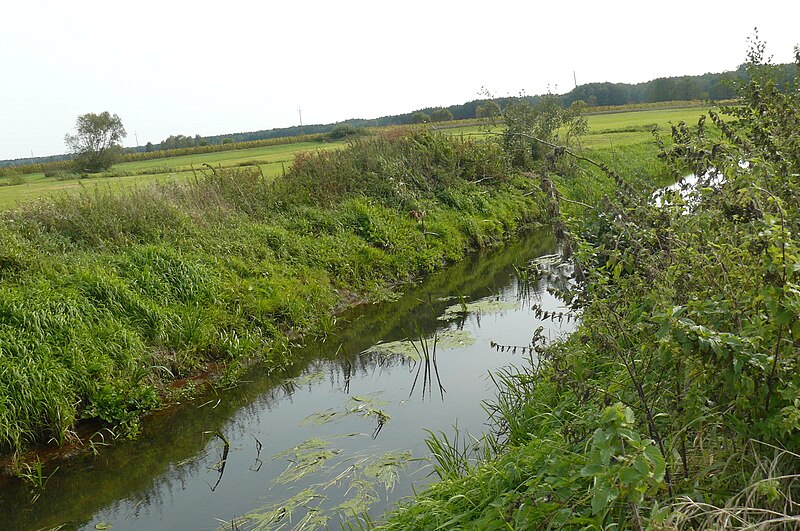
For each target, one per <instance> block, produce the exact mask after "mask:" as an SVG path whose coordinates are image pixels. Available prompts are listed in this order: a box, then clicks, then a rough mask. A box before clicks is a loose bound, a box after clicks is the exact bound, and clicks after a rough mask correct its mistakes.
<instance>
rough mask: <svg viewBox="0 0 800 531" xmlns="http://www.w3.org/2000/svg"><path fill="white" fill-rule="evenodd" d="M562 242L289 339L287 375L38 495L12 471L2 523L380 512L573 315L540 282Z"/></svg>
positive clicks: (150, 431) (83, 466)
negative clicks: (430, 440)
mask: <svg viewBox="0 0 800 531" xmlns="http://www.w3.org/2000/svg"><path fill="white" fill-rule="evenodd" d="M556 250H557V246H556V243H555V241H554V239H553V237H552V236H551V235H549V233H546V232H536V233H531V234H529V235H527V236H525V237H523V238H521V239H520V240H518V241H516V242H514V243H511V244H508V245H506V246H505V247H503V248H501V249H496V250H492V251H487V252H481V253H476V254H474V255H471V256H469V257H468V258H467V259H466V260H464V261H463V262H461V263H458V264H455V265H453V266H451V267H449V268H447V269H445V270H442V271H441V272H438V273H436V274H434V275H432V276H431V277H429V278H428V279H426V280H425V281H424V282H421V283H419V284H417V285H414V286H411V287H409V289H407V290H406V292H405V293H404V294H403V295H402V296H401V297H400V298H399V299H397V300H395V301H390V302H384V303H378V304H370V305H365V306H361V307H357V308H354V309H352V310H350V311H347V312H345V313H344V314H342V315H340V316H339V318H338V324H337V326H336V327H335V329H334V331H333V332H332V333H330V334H329V335H328V336H327V337H325V338H319V339H316V340H309V341H307V342H306V344H305V345H303V346H302V347H297V348H296V349H295V353H296V355H297V357H298V363H297V365H296V367H295V369H294V370H293V371H291V372H290V373H289V374H284V375H282V376H280V377H277V376H274V375H267V374H265V373H264V371H263V368H262V367H259V366H256V367H254V368H253V369H252V370H250V371H249V373H248V374H247V375H246V376H245V378H244V380H245V381H244V382H242V383H240V384H239V385H237V386H236V387H233V388H229V389H210V390H208V391H207V392H205V393H204V394H203V395H202V396H200V397H198V398H195V399H192V400H187V401H186V403H184V404H181V405H180V406H177V407H172V408H169V409H167V410H165V411H162V412H159V413H157V414H156V415H153V416H152V417H151V418H149V419H147V421H146V422H145V423H144V427H143V432H142V434H141V435H140V436H139V437H138V438H137V439H136V440H133V441H114V442H113V443H112V444H109V445H98V446H97V448H96V451H94V452H88V451H87V452H84V453H83V454H82V455H80V456H78V457H73V458H71V459H68V460H65V461H63V462H61V463H60V464H59V465H58V466H59V468H58V469H57V470H56V471H55V473H54V474H53V475H52V477H51V478H50V479H49V480H48V482H47V484H46V486H45V488H44V490H43V491H38V490H36V489H33V488H32V487H31V486H30V485H29V484H27V483H25V482H23V481H21V480H17V479H13V480H11V481H8V480H6V481H4V482H2V483H0V528H2V529H15V530H25V529H42V528H45V529H50V528H59V529H114V530H122V529H139V530H144V529H146V530H157V529H165V530H166V529H169V530H175V529H217V528H222V529H250V528H256V527H259V526H262V527H265V528H270V529H271V528H286V529H291V528H295V527H301V526H306V527H307V528H313V527H315V526H321V527H325V526H330V527H334V528H338V527H339V526H340V523H341V521H342V518H346V517H347V516H348V515H351V514H352V513H353V512H359V513H360V512H362V511H368V513H369V514H370V515H371V517H373V518H379V517H380V515H382V514H383V513H384V512H385V511H386V509H387V508H390V507H392V506H393V505H395V504H396V503H397V501H398V500H399V499H401V498H402V497H404V496H408V495H410V494H412V493H413V491H414V489H420V488H421V487H423V486H424V485H425V484H427V483H429V482H431V481H433V480H434V479H435V475H434V474H433V468H432V466H431V465H430V464H429V462H428V461H427V460H426V459H425V458H427V457H429V455H430V452H429V450H428V448H427V446H426V445H425V438H426V436H427V435H428V434H427V432H426V430H431V431H434V432H443V433H444V434H446V435H447V436H448V438H450V439H452V438H453V437H454V434H455V433H456V432H455V429H454V426H457V429H458V433H459V437H461V438H465V439H463V440H467V441H471V440H472V438H471V437H468V436H467V435H466V434H471V435H472V436H475V437H476V438H477V437H480V435H481V434H482V433H485V432H487V431H488V430H489V428H488V427H487V425H486V418H487V415H486V413H485V411H484V410H483V408H482V401H484V400H490V399H492V398H493V397H494V393H495V389H494V386H493V383H492V381H491V379H490V378H489V376H488V375H489V372H490V371H495V370H497V369H498V368H500V367H503V366H507V365H510V364H523V363H525V359H526V356H527V354H523V349H522V348H519V347H523V346H527V345H530V343H531V338H532V335H533V332H534V330H536V329H537V328H538V327H539V326H542V327H544V332H543V333H544V335H545V336H547V337H550V338H555V337H558V336H561V335H563V334H565V333H568V332H569V331H570V330H571V327H572V324H571V322H570V321H568V320H564V321H563V322H562V321H560V320H558V319H556V320H553V319H544V320H542V319H537V317H536V316H537V315H538V314H539V313H540V312H537V311H536V308H539V309H540V310H543V311H548V312H559V311H563V310H564V309H563V308H562V307H561V303H560V301H559V300H558V299H556V298H555V297H553V296H552V295H551V294H550V293H549V292H548V291H547V288H548V286H550V285H552V284H559V283H562V284H563V283H564V282H566V281H567V280H566V277H567V275H566V271H565V268H564V267H560V266H559V265H558V263H557V261H556V260H554V259H552V258H551V259H548V258H547V257H548V256H549V255H552V254H553V253H555V252H556ZM542 257H544V259H542ZM537 260H538V263H540V269H542V268H543V269H548V270H549V272H550V274H548V275H543V276H541V277H538V278H537V279H535V280H532V281H530V282H528V283H527V285H525V282H524V274H523V275H520V273H519V268H521V269H523V270H524V269H525V267H526V266H528V265H529V264H531V263H537ZM515 266H516V268H515ZM412 343H413V344H412ZM496 344H500V345H508V346H517V347H518V348H517V349H513V348H508V349H505V348H503V349H498V348H497V347H496V346H495V345H496ZM434 345H435V348H434ZM415 347H416V348H415ZM417 351H420V353H421V354H422V356H421V357H422V359H420V360H419V361H416V362H415V360H414V358H415V357H417V356H418V354H417ZM426 351H427V353H428V355H429V363H428V364H426V363H425V362H424V358H425V355H424V354H425V352H426ZM434 351H435V352H434ZM434 354H435V358H434ZM434 359H435V362H436V363H435V365H434V363H433V360H434ZM412 388H413V392H412ZM48 473H49V471H48ZM37 495H38V498H37V499H35V501H32V500H33V499H34V497H35V496H37ZM232 521H234V523H233V525H232V524H231V522H232ZM59 526H61V527H59Z"/></svg>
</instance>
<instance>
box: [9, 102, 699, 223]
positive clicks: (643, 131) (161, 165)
mask: <svg viewBox="0 0 800 531" xmlns="http://www.w3.org/2000/svg"><path fill="white" fill-rule="evenodd" d="M704 112H705V109H704V108H702V107H691V108H682V109H660V110H640V111H626V112H615V113H606V114H595V115H590V116H588V117H587V119H588V122H589V133H588V134H587V135H586V136H585V137H584V139H583V145H584V146H585V147H586V148H600V149H614V148H620V147H623V146H630V145H635V144H639V143H642V142H649V141H650V140H651V139H652V135H651V132H650V131H651V130H652V129H653V127H658V128H659V129H660V130H661V131H662V132H663V134H664V136H668V134H669V127H670V122H671V123H675V124H677V123H678V122H680V121H685V122H687V123H694V122H696V121H697V119H698V117H699V116H700V115H701V114H703V113H704ZM469 122H470V125H467V126H463V127H461V126H458V122H451V123H449V124H448V127H447V128H444V129H442V131H443V132H445V133H447V134H450V135H456V136H459V135H464V136H476V137H481V136H485V134H486V127H482V126H479V125H474V120H472V121H469ZM490 130H493V131H494V132H499V131H501V130H502V129H501V126H497V127H495V128H493V129H490ZM345 145H347V142H346V141H338V142H326V143H322V142H299V143H292V144H283V145H273V146H266V147H259V148H250V149H242V150H234V151H221V152H217V153H203V154H197V155H186V156H180V157H171V158H164V159H154V160H148V161H141V162H127V163H122V164H117V165H116V166H114V167H113V168H112V169H111V171H108V172H104V173H100V174H97V175H96V176H92V177H91V178H88V179H77V178H71V179H68V180H58V179H57V178H54V177H45V175H44V174H43V173H37V174H31V175H25V176H21V177H18V178H17V182H20V181H22V182H20V184H13V185H12V184H10V183H11V182H12V181H11V180H10V178H9V177H0V209H8V208H12V207H14V205H16V204H18V203H20V202H27V201H32V200H35V199H38V198H40V197H45V196H47V195H50V194H53V193H59V192H79V191H85V190H87V189H89V190H91V189H94V188H97V187H100V188H104V189H111V190H123V189H130V188H134V187H137V186H145V185H148V184H151V183H154V182H166V181H173V182H183V181H186V180H187V179H189V178H191V177H192V176H194V175H195V172H196V171H197V170H199V169H201V168H203V165H204V164H208V165H212V166H214V167H223V168H230V167H237V166H256V167H258V168H259V169H260V171H261V172H262V174H263V175H264V176H265V177H275V176H277V175H281V174H282V173H283V172H284V170H285V169H287V168H288V167H289V166H290V165H291V164H292V162H293V160H294V157H295V155H296V154H297V153H299V152H303V151H327V150H332V149H339V148H341V147H344V146H345Z"/></svg>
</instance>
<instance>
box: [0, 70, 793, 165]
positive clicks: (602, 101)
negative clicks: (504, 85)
mask: <svg viewBox="0 0 800 531" xmlns="http://www.w3.org/2000/svg"><path fill="white" fill-rule="evenodd" d="M794 75H795V69H794V65H790V64H785V65H780V67H779V80H778V81H779V83H780V84H781V85H785V84H788V83H789V82H790V81H791V80H792V79H794ZM745 79H746V73H745V69H744V65H742V66H740V67H739V68H738V69H737V70H735V71H732V72H722V73H719V74H711V73H709V74H703V75H700V76H679V77H662V78H658V79H653V80H651V81H647V82H644V83H637V84H635V85H632V84H628V83H607V82H606V83H588V84H585V85H579V86H577V87H576V88H574V89H573V90H571V91H569V92H567V93H566V94H563V95H562V96H561V100H562V102H563V103H564V105H569V104H571V103H572V102H574V101H576V100H583V101H584V102H586V104H587V105H588V106H589V108H590V110H591V107H601V106H608V105H631V104H640V103H658V102H667V101H689V100H711V101H718V100H726V99H730V98H733V97H735V95H736V89H735V83H736V82H737V81H741V80H745ZM526 98H527V99H528V100H530V101H531V103H535V102H536V101H537V100H538V99H539V96H526ZM515 99H517V98H512V97H504V98H495V99H494V101H495V102H496V103H497V104H499V106H500V107H501V108H503V107H504V106H505V105H506V104H507V103H508V102H509V101H512V100H515ZM488 101H489V100H487V99H477V100H473V101H469V102H467V103H463V104H461V105H451V106H450V107H446V108H444V110H446V111H449V114H451V115H452V119H453V120H465V119H469V118H475V117H476V112H477V110H478V107H479V106H483V105H485V104H486V103H487V102H488ZM437 112H438V113H440V114H441V113H442V108H441V107H428V108H425V109H419V110H416V111H413V112H408V113H405V114H395V115H391V116H384V117H381V118H374V119H370V120H366V119H350V120H344V121H341V122H337V123H334V124H315V125H303V126H299V125H298V126H292V127H281V128H276V129H268V130H263V131H252V132H247V133H229V134H223V135H214V136H206V137H201V136H200V135H195V136H184V135H172V136H170V137H168V138H166V139H164V140H163V141H161V142H160V143H159V144H153V143H150V142H148V143H147V144H146V145H144V146H139V147H133V148H126V149H125V151H126V152H128V153H135V152H143V151H159V150H162V149H176V148H188V147H195V146H204V145H209V144H227V143H233V142H237V143H238V142H248V141H252V140H264V139H269V138H282V137H293V136H300V135H311V134H317V133H330V132H331V131H332V130H333V129H334V128H335V127H337V126H342V125H347V126H353V127H381V126H387V125H407V124H412V123H415V122H416V121H417V120H418V118H419V116H421V115H425V116H431V115H434V116H435V115H436V113H437ZM68 158H70V156H69V155H53V156H49V157H34V158H25V159H16V160H6V161H0V167H3V166H12V165H19V164H33V163H40V162H50V161H57V160H64V159H68Z"/></svg>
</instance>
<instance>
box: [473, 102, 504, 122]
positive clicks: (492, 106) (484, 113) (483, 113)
mask: <svg viewBox="0 0 800 531" xmlns="http://www.w3.org/2000/svg"><path fill="white" fill-rule="evenodd" d="M499 116H500V105H498V104H497V102H496V101H494V100H489V101H487V102H486V103H485V104H484V105H478V107H477V108H476V109H475V117H476V118H488V119H489V120H494V119H495V118H497V117H499Z"/></svg>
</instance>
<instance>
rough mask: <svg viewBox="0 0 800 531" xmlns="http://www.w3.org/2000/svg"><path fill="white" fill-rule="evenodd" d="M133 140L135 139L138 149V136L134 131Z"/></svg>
mask: <svg viewBox="0 0 800 531" xmlns="http://www.w3.org/2000/svg"><path fill="white" fill-rule="evenodd" d="M133 136H134V138H136V147H137V148H138V147H139V135H137V134H136V131H134V132H133Z"/></svg>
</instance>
